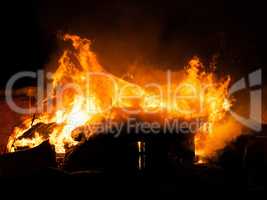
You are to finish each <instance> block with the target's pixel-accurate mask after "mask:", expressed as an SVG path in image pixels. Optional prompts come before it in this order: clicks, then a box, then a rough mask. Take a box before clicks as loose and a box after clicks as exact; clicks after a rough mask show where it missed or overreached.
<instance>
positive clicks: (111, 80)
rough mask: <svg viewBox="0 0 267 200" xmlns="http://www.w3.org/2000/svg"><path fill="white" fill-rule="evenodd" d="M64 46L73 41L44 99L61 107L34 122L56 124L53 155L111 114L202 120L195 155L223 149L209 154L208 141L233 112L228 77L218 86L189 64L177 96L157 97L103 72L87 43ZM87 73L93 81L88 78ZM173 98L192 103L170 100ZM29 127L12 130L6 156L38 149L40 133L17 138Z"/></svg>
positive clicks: (169, 90)
mask: <svg viewBox="0 0 267 200" xmlns="http://www.w3.org/2000/svg"><path fill="white" fill-rule="evenodd" d="M64 40H69V41H71V42H72V46H73V48H72V49H68V50H65V51H64V53H63V55H62V56H61V58H60V59H59V61H58V65H59V66H58V68H57V70H56V72H55V73H54V74H53V82H52V88H51V91H50V94H49V95H48V98H52V99H53V98H56V99H59V98H60V100H61V101H60V104H59V105H56V106H55V107H54V110H53V111H52V112H43V113H42V114H41V115H40V116H38V118H37V119H36V120H35V121H34V124H37V123H38V122H43V123H55V124H56V126H55V127H54V128H53V129H52V131H51V133H49V140H50V142H51V144H53V145H55V148H56V152H57V153H64V152H65V149H66V147H71V146H74V145H76V144H77V143H78V142H76V141H75V140H74V139H73V138H72V132H73V131H74V130H75V129H76V128H78V127H80V126H83V125H85V124H90V123H92V122H93V121H95V120H101V119H104V118H108V117H109V118H112V115H110V113H111V110H113V108H138V109H139V110H141V111H142V112H151V111H154V112H161V111H164V113H167V114H166V117H170V118H183V119H187V120H191V119H196V118H199V117H204V118H205V119H206V123H205V124H204V125H203V126H202V127H200V129H199V130H198V132H197V133H196V136H195V146H196V154H197V155H200V156H201V157H208V156H210V155H212V154H213V153H214V152H216V151H217V150H219V149H221V148H223V145H217V144H215V143H214V146H213V148H210V146H212V145H213V144H211V143H210V141H212V139H210V138H212V136H213V134H214V135H215V134H218V131H216V129H217V127H216V126H218V124H219V122H220V121H222V120H224V119H225V116H226V114H227V111H228V110H229V109H230V107H231V106H232V101H231V100H230V99H229V98H228V93H227V89H228V87H229V83H230V77H227V78H226V79H223V80H218V79H217V78H216V76H215V73H214V72H209V73H208V72H205V70H204V66H203V65H202V64H201V62H200V60H199V59H198V58H193V59H192V60H191V61H190V62H189V64H188V66H187V67H186V68H185V71H184V72H183V74H184V76H181V75H180V76H179V77H175V82H176V83H177V82H179V83H180V85H182V87H179V89H178V90H177V88H176V89H175V86H176V84H174V83H172V84H171V85H168V84H165V85H164V84H161V88H163V92H162V93H163V95H158V93H156V92H155V91H153V90H151V88H150V89H149V88H146V87H142V86H140V85H138V84H134V83H130V82H128V81H125V80H123V79H120V78H118V77H115V76H114V75H112V74H110V73H108V72H106V71H105V70H104V68H103V67H102V66H101V65H100V64H99V62H98V60H97V57H96V55H95V54H94V52H92V51H91V48H90V46H91V42H90V41H89V40H87V39H82V38H80V37H79V36H77V35H68V34H67V35H65V36H64ZM89 73H91V74H92V73H94V75H93V76H88V74H89ZM144 76H148V75H147V74H144ZM181 77H182V78H181ZM66 86H67V87H66ZM76 86H79V87H76ZM60 88H61V90H60ZM62 88H63V89H62ZM58 91H60V92H58ZM59 94H60V95H59ZM175 95H178V96H182V97H191V98H178V99H177V98H175V100H173V98H169V97H172V96H175ZM118 96H120V97H122V96H123V98H118ZM31 122H32V119H31V117H28V118H27V119H26V120H25V121H24V122H23V125H22V126H21V127H20V128H19V127H16V128H15V129H14V131H13V133H12V135H11V136H10V138H9V142H8V146H7V148H8V150H9V151H10V152H14V151H16V149H17V148H18V147H20V146H27V147H30V148H31V147H34V146H37V145H39V144H40V143H41V142H42V141H43V140H44V138H43V137H42V136H41V135H40V134H39V133H36V134H35V135H34V136H33V137H31V138H30V139H24V138H23V139H21V138H20V136H22V135H23V133H24V132H25V131H27V130H29V129H30V128H31V127H32V123H31ZM92 134H94V133H92ZM219 134H221V133H219ZM221 139H222V140H223V139H224V138H223V137H221ZM216 145H217V146H216Z"/></svg>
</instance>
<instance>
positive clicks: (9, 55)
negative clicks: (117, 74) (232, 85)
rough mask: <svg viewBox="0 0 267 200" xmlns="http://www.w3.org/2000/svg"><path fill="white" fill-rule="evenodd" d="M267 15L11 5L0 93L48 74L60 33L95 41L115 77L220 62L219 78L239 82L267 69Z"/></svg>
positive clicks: (257, 7) (160, 7) (144, 6)
mask: <svg viewBox="0 0 267 200" xmlns="http://www.w3.org/2000/svg"><path fill="white" fill-rule="evenodd" d="M265 12H266V11H265V7H264V5H263V3H259V2H257V1H253V2H247V3H246V2H242V3H239V2H234V1H229V2H227V1H220V0H219V1H214V0H209V1H193V0H186V1H145V2H141V1H140V2H135V1H103V0H98V1H85V0H84V1H82V0H75V1H74V0H73V1H67V0H64V1H63V0H57V1H55V0H53V1H52V0H41V1H29V0H28V1H14V2H12V1H9V3H5V4H1V65H2V66H1V69H3V71H2V73H0V74H1V81H0V85H1V87H4V85H5V84H6V81H7V80H8V79H9V77H10V76H11V75H13V74H14V73H16V72H18V71H22V70H34V71H36V70H37V69H42V68H44V67H45V66H46V65H47V64H48V63H49V62H50V61H51V60H52V59H53V57H54V56H55V55H57V54H58V53H59V52H60V44H59V43H58V42H57V34H58V33H59V32H63V33H64V32H68V33H74V34H80V35H81V36H83V37H88V38H90V39H91V40H92V41H93V48H94V50H95V51H96V53H97V55H98V57H99V59H100V62H101V64H103V65H104V66H105V67H106V68H107V69H108V70H110V71H112V70H113V69H115V68H116V69H123V68H124V66H126V65H129V64H131V63H134V62H140V63H145V64H149V65H155V66H163V67H167V68H172V69H173V68H178V67H181V66H183V65H185V64H186V61H188V59H189V58H191V57H192V56H194V55H198V56H200V58H201V59H202V60H203V61H204V62H208V61H209V60H211V58H212V57H213V56H214V55H218V56H219V59H218V60H219V67H220V70H222V71H223V72H224V73H232V74H236V76H241V75H242V74H246V73H247V72H250V71H252V70H253V69H256V68H259V67H262V68H264V67H265V65H266V59H265V57H266V56H265V54H266V50H265V43H266V39H265V37H266V34H265V33H266V30H265V24H266V17H265ZM27 84H32V81H29V80H25V82H23V84H22V85H27Z"/></svg>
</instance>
